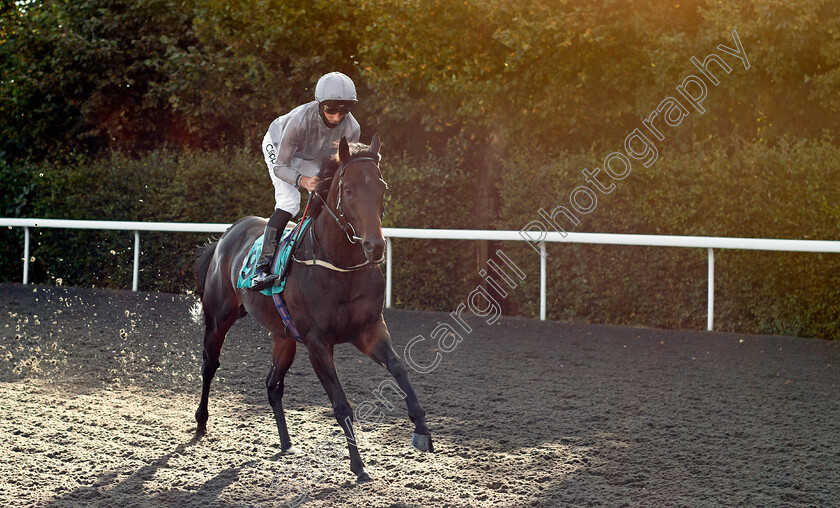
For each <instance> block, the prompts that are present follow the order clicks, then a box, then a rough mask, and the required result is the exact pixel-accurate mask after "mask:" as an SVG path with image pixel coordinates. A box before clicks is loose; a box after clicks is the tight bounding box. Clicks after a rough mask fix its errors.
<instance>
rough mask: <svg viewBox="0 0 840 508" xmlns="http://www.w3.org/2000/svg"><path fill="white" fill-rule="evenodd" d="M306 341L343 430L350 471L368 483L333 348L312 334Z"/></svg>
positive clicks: (360, 480) (313, 362) (311, 359)
mask: <svg viewBox="0 0 840 508" xmlns="http://www.w3.org/2000/svg"><path fill="white" fill-rule="evenodd" d="M307 339H308V340H307V349H308V350H309V361H310V362H311V363H312V367H313V368H314V369H315V374H317V376H318V379H319V380H320V381H321V384H322V385H323V386H324V390H325V391H326V392H327V396H329V398H330V402H331V403H332V407H333V413H334V414H335V419H336V420H338V424H339V425H340V426H341V428H342V430H344V435H345V437H346V438H347V448H348V450H349V451H350V470H351V471H353V472H354V473H356V481H357V482H358V483H363V482H366V481H370V476H369V475H368V473H367V471H366V470H365V466H364V464H363V463H362V457H361V456H360V455H359V449H358V447H357V446H356V435H355V434H354V433H353V409H352V408H351V407H350V401H349V400H347V395H346V394H345V393H344V388H342V387H341V381H339V379H338V373H337V372H336V370H335V360H334V359H333V346H332V344H327V343H325V342H324V341H323V340H322V339H321V338H320V337H314V336H313V335H312V334H310V335H309V337H308V338H307Z"/></svg>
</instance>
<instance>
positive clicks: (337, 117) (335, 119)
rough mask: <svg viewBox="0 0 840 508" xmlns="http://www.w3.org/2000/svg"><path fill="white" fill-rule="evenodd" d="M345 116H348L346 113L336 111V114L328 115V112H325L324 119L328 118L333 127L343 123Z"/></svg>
mask: <svg viewBox="0 0 840 508" xmlns="http://www.w3.org/2000/svg"><path fill="white" fill-rule="evenodd" d="M345 116H347V112H346V111H344V112H342V111H336V112H335V113H327V112H326V111H324V118H326V119H327V123H328V124H330V125H331V126H333V127H335V126H336V125H338V124H339V123H341V121H342V120H343V119H344V117H345Z"/></svg>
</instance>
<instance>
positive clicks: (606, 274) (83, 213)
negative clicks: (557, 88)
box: [0, 140, 840, 338]
mask: <svg viewBox="0 0 840 508" xmlns="http://www.w3.org/2000/svg"><path fill="white" fill-rule="evenodd" d="M603 155H604V154H603V153H596V152H594V151H592V152H583V153H576V154H569V153H562V154H559V155H555V156H548V155H542V156H540V155H534V153H533V152H531V151H527V150H522V151H519V152H515V153H512V154H511V155H510V156H509V157H508V158H507V159H506V160H505V163H504V169H503V171H502V183H501V184H500V189H499V196H500V202H501V204H500V212H499V214H498V216H497V219H496V223H495V226H496V227H497V228H499V229H511V230H519V229H521V228H523V227H524V226H525V225H526V224H527V223H528V222H529V221H531V220H535V219H539V216H538V215H537V210H538V209H539V208H540V207H543V208H546V209H549V210H550V209H553V207H554V206H557V205H560V204H568V195H569V191H570V190H571V189H573V188H575V187H576V186H577V185H581V184H582V183H584V182H583V178H582V176H581V174H580V171H581V169H583V168H590V169H591V168H595V167H600V166H601V161H600V159H602V158H603ZM838 167H840V148H838V147H836V146H834V145H833V144H832V143H831V142H830V140H824V141H810V142H808V141H801V142H797V143H786V142H782V143H780V144H778V145H775V146H765V145H762V144H759V143H741V144H738V145H736V146H729V145H726V144H724V143H716V142H709V143H706V144H703V145H696V146H694V147H693V150H690V151H687V152H681V151H677V150H676V149H669V148H668V147H667V146H666V147H663V149H662V152H661V153H660V158H659V160H658V161H657V162H656V163H655V164H653V165H652V166H651V167H650V168H642V166H641V165H639V166H638V167H635V166H634V168H633V170H632V172H631V174H630V175H629V176H628V177H627V178H626V179H624V180H622V181H619V182H616V185H617V187H616V189H615V190H614V191H613V192H612V193H611V194H608V195H601V196H600V197H599V202H598V205H597V207H596V208H595V210H594V211H593V212H591V213H590V214H588V215H586V216H582V222H581V224H580V225H579V226H578V227H577V228H569V231H586V232H608V233H639V234H665V235H676V234H681V235H701V236H732V237H745V238H752V237H756V238H764V237H767V238H803V239H821V240H840V207H838V203H840V189H838V186H837V185H836V182H837V181H838V179H837V176H838V170H837V168H838ZM2 169H3V170H4V171H5V172H7V173H8V172H9V168H2ZM23 169H25V170H26V172H27V173H26V174H28V175H29V177H28V178H23V177H21V176H20V175H23V174H24V171H23ZM383 173H384V176H385V179H386V180H387V181H388V184H389V191H388V195H387V206H386V215H385V222H384V224H385V226H392V227H416V228H463V227H466V226H465V225H466V224H469V221H470V214H472V213H473V211H474V209H475V201H474V199H475V198H474V196H473V195H472V194H470V193H464V192H463V190H462V189H470V188H475V186H476V185H477V183H476V182H475V181H473V180H474V179H475V176H473V175H472V174H471V173H470V172H468V171H465V170H464V169H463V161H462V160H461V159H460V158H459V157H458V156H457V154H455V155H452V156H450V157H445V158H439V157H435V156H433V155H431V154H429V155H427V156H426V157H425V158H424V159H422V160H419V161H418V160H416V159H414V158H412V157H410V156H408V155H404V154H403V155H400V154H396V155H388V154H387V152H386V154H385V158H384V159H383ZM10 174H13V175H15V177H14V178H10V179H8V180H7V179H4V180H3V184H2V185H3V186H4V189H3V190H4V198H3V199H4V201H3V203H2V204H3V207H4V210H5V211H6V214H8V215H20V216H30V217H46V218H63V219H102V220H140V221H173V222H222V223H226V222H233V221H235V220H237V219H238V218H240V217H241V216H243V215H263V216H266V215H268V214H269V213H270V212H271V209H272V205H273V201H272V190H271V185H270V182H269V179H268V175H267V174H266V170H265V168H264V166H263V164H262V161H261V160H259V154H255V153H252V152H250V151H247V150H237V151H233V152H232V153H230V154H222V153H177V152H173V151H156V152H152V153H150V154H148V155H147V156H145V157H143V158H141V159H134V158H130V157H127V156H123V155H114V156H112V157H111V158H109V159H105V160H101V161H99V162H95V163H89V164H86V163H82V162H78V163H76V164H69V165H62V166H55V165H49V164H42V165H24V166H23V167H22V168H17V171H14V172H11V173H10ZM603 181H606V180H605V179H604V180H603ZM794 184H795V185H794ZM745 189H750V190H749V191H746V190H745ZM2 235H3V236H2V238H3V242H4V243H5V244H8V245H10V246H11V247H12V248H10V249H8V248H7V249H3V254H2V255H0V267H2V278H3V280H12V281H17V280H20V273H21V266H20V252H21V251H22V232H21V230H20V229H14V230H6V231H4V232H3V233H2ZM212 236H218V235H208V234H183V233H143V234H142V235H141V241H142V253H141V260H140V265H141V267H142V271H141V273H140V287H141V288H142V289H146V290H157V291H174V292H182V291H188V290H191V289H192V286H193V282H192V272H191V265H192V255H193V250H194V248H195V247H196V246H197V245H199V244H201V243H203V242H205V241H207V239H208V238H210V237H212ZM133 242H134V238H133V235H132V234H131V233H130V232H102V231H74V230H58V229H35V230H33V233H32V254H31V255H32V257H33V258H34V263H33V264H32V269H31V280H32V282H36V283H58V281H59V279H61V283H63V284H67V285H84V286H97V287H114V288H126V287H129V286H130V284H131V276H132V273H131V269H132V261H133ZM476 243H477V242H469V241H433V240H412V239H395V240H394V252H393V257H394V301H395V305H396V306H397V307H399V308H412V309H434V310H443V311H449V310H453V309H454V308H455V307H456V306H457V305H458V304H459V303H461V302H463V301H464V299H465V298H466V296H467V295H468V294H469V292H470V291H471V290H472V289H473V288H475V286H476V284H478V283H479V282H480V278H479V277H478V271H479V269H480V267H479V266H478V263H477V256H476V249H477V246H476ZM492 248H494V249H495V248H501V249H502V250H503V251H504V252H505V253H506V254H507V255H508V256H509V257H510V258H511V259H513V260H514V262H516V263H517V264H518V265H519V266H520V267H521V268H522V269H523V270H524V271H525V273H526V275H527V280H526V282H525V284H523V285H522V286H521V287H519V288H517V289H515V290H513V291H511V292H510V294H509V296H508V298H507V299H505V304H506V305H505V308H506V310H507V311H508V312H510V313H516V314H521V315H525V316H531V317H536V316H537V315H538V305H539V283H538V280H539V256H538V255H537V254H536V253H535V252H534V251H533V250H532V249H531V248H530V247H528V246H527V245H525V244H521V243H517V244H514V243H510V242H496V243H495V245H493V246H492ZM491 252H492V251H491ZM548 253H549V257H548V268H549V273H548V281H549V285H548V297H549V301H548V315H549V318H551V319H558V320H576V321H587V322H598V323H611V324H621V325H636V326H653V327H666V328H690V329H703V328H704V327H705V321H706V284H707V281H706V270H707V259H706V252H705V251H704V250H702V249H673V248H653V247H620V246H592V245H557V244H552V245H549V247H548ZM715 268H716V279H715V283H716V292H715V298H716V302H715V303H716V305H715V328H716V329H717V330H728V331H741V332H758V333H782V334H792V335H802V336H812V337H824V338H840V256H837V255H836V254H811V253H778V252H754V251H724V250H718V251H716V263H715Z"/></svg>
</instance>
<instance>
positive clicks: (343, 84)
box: [315, 72, 356, 102]
mask: <svg viewBox="0 0 840 508" xmlns="http://www.w3.org/2000/svg"><path fill="white" fill-rule="evenodd" d="M315 100H316V101H318V102H324V101H342V102H356V85H354V84H353V80H351V79H350V78H348V77H347V76H345V75H344V74H342V73H340V72H330V73H329V74H324V75H323V76H321V79H319V80H318V84H317V85H315Z"/></svg>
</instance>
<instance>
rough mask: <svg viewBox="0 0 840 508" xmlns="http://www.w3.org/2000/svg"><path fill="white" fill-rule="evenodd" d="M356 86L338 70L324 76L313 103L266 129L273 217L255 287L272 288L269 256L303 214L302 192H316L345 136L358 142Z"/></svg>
mask: <svg viewBox="0 0 840 508" xmlns="http://www.w3.org/2000/svg"><path fill="white" fill-rule="evenodd" d="M355 103H356V86H355V85H354V84H353V81H352V80H351V79H350V78H348V77H347V76H345V75H344V74H342V73H340V72H330V73H329V74H324V75H323V76H321V79H319V80H318V84H317V85H315V100H314V101H312V102H308V103H306V104H303V105H301V106H298V107H296V108H295V109H293V110H291V111H290V112H288V113H286V114H285V115H283V116H281V117H279V118H277V119H276V120H274V121H273V122H271V125H269V127H268V132H266V133H265V137H264V138H263V142H262V150H263V156H264V157H265V163H266V164H267V165H268V174H269V176H271V183H273V184H274V201H275V205H274V213H272V214H271V218H269V219H268V225H266V227H265V238H264V239H263V244H262V251H261V252H260V258H259V260H258V261H257V266H256V273H255V275H254V283H253V285H252V286H251V289H254V290H257V291H259V290H262V289H265V288H267V287H268V286H270V285H272V284H274V281H275V280H277V278H278V276H277V275H275V274H272V273H271V266H270V265H271V258H272V257H273V256H274V251H275V250H276V248H277V243H278V242H279V241H280V237H281V235H282V234H283V230H284V229H285V227H286V224H287V223H288V222H289V219H291V218H292V217H294V216H295V215H297V213H298V212H299V211H300V190H299V189H306V190H308V191H309V192H312V191H314V190H315V189H316V187H317V186H318V183H319V182H320V180H319V178H318V176H317V175H318V172H319V171H320V170H321V161H322V160H323V159H324V158H326V157H329V156H331V155H333V154H334V153H335V151H336V147H337V146H338V142H339V141H340V140H341V138H342V137H346V138H347V141H349V142H357V141H359V136H360V134H361V129H360V127H359V122H357V121H356V119H355V118H353V115H352V114H350V108H351V107H352V106H353V104H355Z"/></svg>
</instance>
